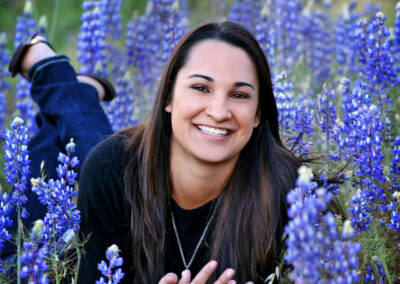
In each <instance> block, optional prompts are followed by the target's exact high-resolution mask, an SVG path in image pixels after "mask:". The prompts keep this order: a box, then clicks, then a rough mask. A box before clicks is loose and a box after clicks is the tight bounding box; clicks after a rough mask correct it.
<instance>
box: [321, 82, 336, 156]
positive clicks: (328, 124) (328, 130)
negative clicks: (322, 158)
mask: <svg viewBox="0 0 400 284" xmlns="http://www.w3.org/2000/svg"><path fill="white" fill-rule="evenodd" d="M335 98H336V94H335V92H334V91H329V90H328V88H327V87H326V85H325V84H324V86H323V92H322V94H318V95H317V122H318V124H319V126H320V128H321V131H322V133H323V134H325V135H326V136H327V142H328V143H329V141H331V142H333V143H337V142H338V134H339V133H338V127H337V125H336V120H337V116H336V108H335V106H334V102H335ZM326 150H327V151H329V149H326ZM327 156H329V153H328V152H327Z"/></svg>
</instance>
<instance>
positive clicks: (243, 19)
mask: <svg viewBox="0 0 400 284" xmlns="http://www.w3.org/2000/svg"><path fill="white" fill-rule="evenodd" d="M261 9H262V1H260V0H255V1H253V0H236V1H235V3H234V4H233V5H232V8H231V11H230V13H229V15H228V19H229V20H230V21H232V22H235V23H238V24H241V25H242V26H244V27H245V28H246V29H248V30H249V31H250V32H252V33H253V34H255V30H256V25H257V20H258V15H259V13H260V11H261Z"/></svg>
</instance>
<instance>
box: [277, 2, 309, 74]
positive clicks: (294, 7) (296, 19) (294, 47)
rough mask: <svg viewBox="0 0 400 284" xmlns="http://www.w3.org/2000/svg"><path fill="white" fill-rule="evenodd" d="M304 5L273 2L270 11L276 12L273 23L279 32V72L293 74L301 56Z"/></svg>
mask: <svg viewBox="0 0 400 284" xmlns="http://www.w3.org/2000/svg"><path fill="white" fill-rule="evenodd" d="M302 8H303V7H302V3H301V1H297V0H276V1H272V3H271V8H270V11H274V17H273V19H272V21H273V22H274V23H275V27H274V29H275V30H276V31H279V32H277V35H278V38H277V40H276V41H277V51H276V54H277V60H276V64H277V68H276V69H277V70H286V72H288V73H289V74H292V72H293V66H294V63H295V62H296V61H297V59H298V58H299V56H300V51H301V50H300V49H299V48H298V46H300V39H301V31H300V28H301V25H300V19H301V11H302Z"/></svg>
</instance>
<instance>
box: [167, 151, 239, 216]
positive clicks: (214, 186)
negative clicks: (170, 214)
mask: <svg viewBox="0 0 400 284" xmlns="http://www.w3.org/2000/svg"><path fill="white" fill-rule="evenodd" d="M236 162H237V161H232V160H231V161H229V163H218V164H213V163H204V162H201V161H198V160H192V159H187V158H185V157H179V156H178V157H177V156H176V155H171V156H170V171H171V172H170V174H171V179H172V197H173V198H174V199H175V201H176V202H177V203H178V205H179V206H180V207H182V208H184V209H193V208H197V207H199V206H201V205H203V204H205V203H207V202H208V201H210V200H212V199H215V198H217V197H218V196H219V195H220V194H221V192H222V190H223V188H224V186H225V185H226V183H227V181H228V179H229V177H230V176H231V173H232V171H233V168H234V167H235V165H236Z"/></svg>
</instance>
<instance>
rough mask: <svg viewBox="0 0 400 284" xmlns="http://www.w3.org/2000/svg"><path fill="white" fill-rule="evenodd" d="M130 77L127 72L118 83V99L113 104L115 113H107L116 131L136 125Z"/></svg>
mask: <svg viewBox="0 0 400 284" xmlns="http://www.w3.org/2000/svg"><path fill="white" fill-rule="evenodd" d="M130 77H131V76H130V73H129V72H127V73H126V74H125V76H124V77H123V78H122V79H119V80H117V81H116V83H117V86H118V87H117V90H116V92H117V97H116V99H115V100H114V101H113V102H112V103H111V105H112V107H113V109H114V112H113V113H112V114H109V113H107V115H108V117H109V120H110V124H111V125H112V127H113V130H114V131H120V130H122V129H123V128H126V127H128V126H132V125H134V124H136V120H135V119H134V102H135V100H134V98H133V94H134V88H133V86H132V83H131V81H130Z"/></svg>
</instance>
